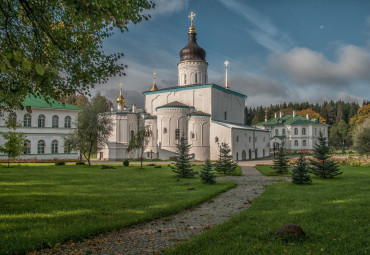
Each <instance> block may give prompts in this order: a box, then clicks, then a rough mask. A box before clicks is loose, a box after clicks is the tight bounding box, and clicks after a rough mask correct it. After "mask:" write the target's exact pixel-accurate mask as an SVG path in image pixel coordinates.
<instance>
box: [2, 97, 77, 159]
mask: <svg viewBox="0 0 370 255" xmlns="http://www.w3.org/2000/svg"><path fill="white" fill-rule="evenodd" d="M23 105H24V106H30V107H31V112H27V111H26V110H16V111H14V112H12V113H9V112H6V113H4V114H3V116H2V117H1V118H0V134H1V136H0V144H1V145H2V144H4V143H5V142H6V141H5V140H4V138H3V136H2V134H3V133H6V132H8V130H9V129H8V128H7V127H6V123H7V122H8V121H9V119H11V120H15V121H16V123H17V124H18V125H19V128H17V130H16V131H17V132H22V133H23V134H24V135H25V136H26V142H25V144H24V146H25V152H24V154H23V155H21V156H20V157H19V158H21V159H79V153H78V152H77V151H67V150H66V149H65V147H64V137H65V136H66V135H68V134H69V133H71V132H72V131H73V130H74V129H76V128H77V121H78V113H79V112H80V109H79V108H78V107H75V106H73V105H69V104H62V103H60V102H57V101H55V100H51V101H50V103H47V102H46V101H45V100H44V99H43V98H37V97H34V96H28V97H27V98H26V100H25V101H24V103H23ZM6 158H7V155H5V154H0V159H6Z"/></svg>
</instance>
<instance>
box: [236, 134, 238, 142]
mask: <svg viewBox="0 0 370 255" xmlns="http://www.w3.org/2000/svg"><path fill="white" fill-rule="evenodd" d="M236 142H237V143H238V142H239V136H238V135H237V136H236Z"/></svg>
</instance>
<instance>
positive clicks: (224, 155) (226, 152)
mask: <svg viewBox="0 0 370 255" xmlns="http://www.w3.org/2000/svg"><path fill="white" fill-rule="evenodd" d="M230 152H231V149H230V146H229V145H228V144H227V143H221V147H220V154H219V158H218V160H217V162H216V164H215V170H216V171H217V172H219V173H223V174H227V173H232V172H235V170H236V167H237V164H236V163H235V162H234V161H233V156H232V155H230Z"/></svg>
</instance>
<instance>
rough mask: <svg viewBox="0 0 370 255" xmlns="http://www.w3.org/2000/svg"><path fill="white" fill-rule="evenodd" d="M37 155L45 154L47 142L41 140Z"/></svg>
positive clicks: (38, 144)
mask: <svg viewBox="0 0 370 255" xmlns="http://www.w3.org/2000/svg"><path fill="white" fill-rule="evenodd" d="M37 153H38V154H44V153H45V142H44V140H40V141H38V143H37Z"/></svg>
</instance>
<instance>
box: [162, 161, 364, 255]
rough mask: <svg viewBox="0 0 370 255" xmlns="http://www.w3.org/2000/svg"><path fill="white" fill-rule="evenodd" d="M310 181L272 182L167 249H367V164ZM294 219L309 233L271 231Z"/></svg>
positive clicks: (258, 251) (344, 251)
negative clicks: (284, 236)
mask: <svg viewBox="0 0 370 255" xmlns="http://www.w3.org/2000/svg"><path fill="white" fill-rule="evenodd" d="M342 170H343V171H344V173H343V174H342V175H340V176H338V177H337V178H335V179H331V180H330V179H329V180H321V179H317V178H313V184H312V185H305V186H301V185H295V184H292V183H291V182H285V183H276V184H272V185H270V186H269V187H268V188H267V189H266V191H265V192H264V193H263V194H262V195H261V196H260V197H258V198H257V199H256V200H255V201H254V202H253V204H252V205H251V207H250V208H249V209H247V210H245V211H243V212H242V213H241V214H239V215H238V216H235V217H233V218H232V219H231V220H229V221H227V222H226V223H224V224H222V225H219V226H217V227H214V228H212V229H211V230H209V231H208V232H206V233H205V234H203V235H200V236H198V237H195V238H194V239H193V240H192V241H190V242H185V243H183V244H181V245H179V246H178V247H177V248H176V249H175V250H172V251H167V254H233V255H234V254H351V255H352V254H370V238H369V236H370V213H369V212H370V167H342ZM287 223H295V224H298V225H300V226H302V227H303V230H304V231H305V232H306V234H307V237H306V239H305V240H301V241H290V242H284V241H281V240H279V239H276V238H275V237H274V233H275V231H276V230H277V229H278V228H279V227H280V226H282V225H284V224H287Z"/></svg>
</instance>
